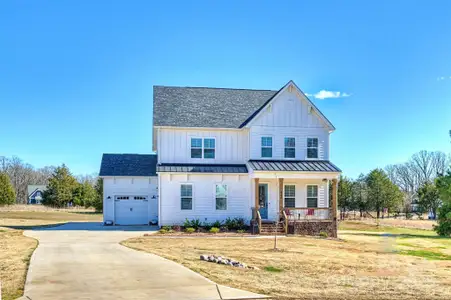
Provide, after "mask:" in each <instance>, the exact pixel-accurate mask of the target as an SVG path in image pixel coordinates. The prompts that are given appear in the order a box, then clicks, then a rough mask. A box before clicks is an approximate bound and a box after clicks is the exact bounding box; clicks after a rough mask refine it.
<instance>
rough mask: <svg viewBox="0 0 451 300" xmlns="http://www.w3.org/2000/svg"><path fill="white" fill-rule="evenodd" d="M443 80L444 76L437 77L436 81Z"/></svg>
mask: <svg viewBox="0 0 451 300" xmlns="http://www.w3.org/2000/svg"><path fill="white" fill-rule="evenodd" d="M450 78H451V77H450ZM444 79H445V77H444V76H440V77H437V81H440V80H444Z"/></svg>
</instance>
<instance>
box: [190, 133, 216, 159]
mask: <svg viewBox="0 0 451 300" xmlns="http://www.w3.org/2000/svg"><path fill="white" fill-rule="evenodd" d="M215 144H216V141H215V139H214V138H205V139H202V138H191V158H205V159H214V158H215V146H216V145H215Z"/></svg>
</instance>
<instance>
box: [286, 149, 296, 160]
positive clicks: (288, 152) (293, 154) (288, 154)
mask: <svg viewBox="0 0 451 300" xmlns="http://www.w3.org/2000/svg"><path fill="white" fill-rule="evenodd" d="M295 157H296V150H295V149H294V148H285V158H295Z"/></svg>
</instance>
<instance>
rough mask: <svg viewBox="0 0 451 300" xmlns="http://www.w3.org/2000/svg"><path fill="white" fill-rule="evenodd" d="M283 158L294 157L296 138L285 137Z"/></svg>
mask: <svg viewBox="0 0 451 300" xmlns="http://www.w3.org/2000/svg"><path fill="white" fill-rule="evenodd" d="M284 143H285V158H295V157H296V140H295V138H289V137H286V138H285V142H284Z"/></svg>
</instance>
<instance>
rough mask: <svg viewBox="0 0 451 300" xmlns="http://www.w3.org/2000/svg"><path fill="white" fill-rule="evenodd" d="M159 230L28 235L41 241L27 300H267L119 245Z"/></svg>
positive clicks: (76, 229) (87, 226) (88, 228)
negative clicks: (259, 299)
mask: <svg viewBox="0 0 451 300" xmlns="http://www.w3.org/2000/svg"><path fill="white" fill-rule="evenodd" d="M155 230H156V228H152V227H148V226H118V227H116V226H114V227H105V226H102V224H100V223H68V224H65V225H62V226H58V227H53V228H46V229H39V230H27V231H25V232H24V234H25V235H27V236H30V237H33V238H36V239H38V240H39V246H38V248H37V249H36V250H35V252H34V253H33V256H32V258H31V262H30V267H29V269H28V275H27V280H26V284H25V293H24V297H23V298H24V299H31V300H40V299H196V300H199V299H221V296H222V299H257V298H264V296H262V295H258V294H254V293H250V292H246V291H242V290H237V289H233V288H229V287H225V286H217V285H216V284H215V283H213V282H212V281H210V280H208V279H207V278H205V277H203V276H201V275H199V274H197V273H195V272H193V271H191V270H189V269H187V268H185V267H183V266H181V265H179V264H177V263H175V262H172V261H169V260H166V259H164V258H161V257H159V256H156V255H153V254H149V253H144V252H140V251H135V250H132V249H129V248H127V247H124V246H121V245H119V242H120V241H122V240H125V239H127V238H131V237H135V236H140V235H143V234H144V233H152V232H155ZM218 290H219V292H218ZM220 294H221V296H220Z"/></svg>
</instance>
